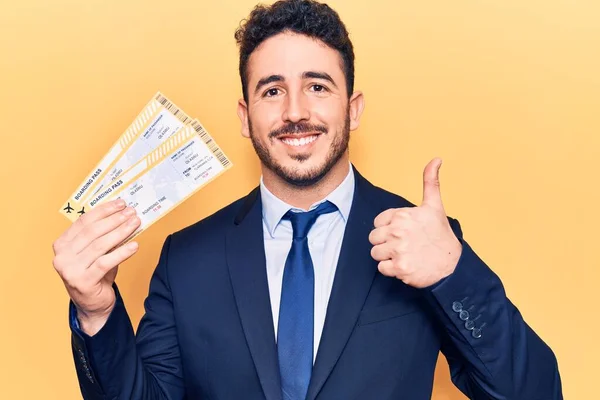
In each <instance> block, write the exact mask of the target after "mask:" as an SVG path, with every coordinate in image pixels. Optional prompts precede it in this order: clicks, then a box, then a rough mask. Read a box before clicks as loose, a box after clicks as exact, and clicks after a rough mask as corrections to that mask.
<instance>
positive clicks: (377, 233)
mask: <svg viewBox="0 0 600 400" xmlns="http://www.w3.org/2000/svg"><path fill="white" fill-rule="evenodd" d="M387 227H388V226H387V225H386V226H382V227H380V228H375V229H373V230H372V231H371V233H369V242H371V244H372V245H373V246H377V245H378V244H382V243H385V241H386V240H387V238H388V228H387Z"/></svg>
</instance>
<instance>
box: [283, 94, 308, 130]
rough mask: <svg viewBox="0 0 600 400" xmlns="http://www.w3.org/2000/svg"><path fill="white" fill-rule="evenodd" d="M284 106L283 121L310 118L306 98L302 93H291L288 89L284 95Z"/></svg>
mask: <svg viewBox="0 0 600 400" xmlns="http://www.w3.org/2000/svg"><path fill="white" fill-rule="evenodd" d="M284 107H285V108H284V111H283V115H282V118H283V120H284V121H285V122H293V123H296V122H300V121H303V120H304V121H308V120H310V109H309V107H308V99H307V98H306V96H305V94H304V93H302V92H300V93H291V91H290V93H288V95H287V96H286V101H285V106H284Z"/></svg>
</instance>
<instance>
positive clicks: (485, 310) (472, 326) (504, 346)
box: [426, 219, 563, 400]
mask: <svg viewBox="0 0 600 400" xmlns="http://www.w3.org/2000/svg"><path fill="white" fill-rule="evenodd" d="M450 223H451V226H452V229H453V230H454V232H455V234H456V236H457V238H458V239H459V240H460V241H461V243H462V246H463V249H462V254H461V257H460V260H459V262H458V264H457V267H456V269H455V271H454V272H453V273H452V274H451V275H450V276H448V277H446V278H445V279H443V280H442V281H440V282H438V283H437V284H435V285H432V286H431V287H429V288H427V289H426V290H427V291H428V294H429V296H427V297H428V299H429V300H430V303H431V304H432V306H433V307H432V308H433V310H434V313H435V314H436V319H437V321H439V322H440V326H441V331H442V334H441V337H442V349H441V351H442V353H443V354H444V356H445V357H446V359H447V360H448V363H449V366H450V375H451V379H452V381H453V383H454V384H455V385H456V386H457V387H458V388H459V389H460V390H461V391H462V392H463V393H464V394H466V395H467V396H468V397H469V398H470V399H473V400H484V399H485V400H488V399H495V400H500V399H502V400H521V399H523V400H562V399H563V396H562V387H561V379H560V375H559V371H558V364H557V360H556V357H555V355H554V353H553V352H552V350H551V349H550V348H549V347H548V345H546V343H544V341H542V339H541V338H540V337H539V336H538V335H537V334H536V333H535V332H534V331H533V330H532V329H531V327H530V326H529V325H528V324H527V323H526V322H525V321H524V319H523V317H522V315H521V314H520V312H519V310H518V309H517V308H516V307H515V305H513V304H512V302H511V301H510V300H509V299H508V298H507V297H506V293H505V290H504V287H503V284H502V282H501V281H500V279H499V277H498V276H497V275H496V274H495V273H494V272H493V271H492V270H491V269H490V268H489V267H488V266H487V265H486V264H485V263H484V262H483V261H482V260H481V259H480V258H479V257H478V256H477V254H475V252H474V251H473V249H472V248H471V247H470V246H469V244H468V243H467V242H466V241H464V240H463V238H462V231H461V228H460V224H459V223H458V221H456V220H454V219H450Z"/></svg>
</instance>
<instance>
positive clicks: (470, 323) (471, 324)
mask: <svg viewBox="0 0 600 400" xmlns="http://www.w3.org/2000/svg"><path fill="white" fill-rule="evenodd" d="M465 328H467V329H468V330H470V331H472V330H473V329H475V322H474V321H472V320H467V321H466V322H465Z"/></svg>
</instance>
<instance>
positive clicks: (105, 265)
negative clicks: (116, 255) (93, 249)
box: [96, 257, 110, 271]
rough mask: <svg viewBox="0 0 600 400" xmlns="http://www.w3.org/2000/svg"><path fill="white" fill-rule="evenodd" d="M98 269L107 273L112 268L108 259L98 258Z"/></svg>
mask: <svg viewBox="0 0 600 400" xmlns="http://www.w3.org/2000/svg"><path fill="white" fill-rule="evenodd" d="M96 267H98V268H99V269H101V270H102V271H105V270H107V269H108V268H110V265H109V262H108V260H107V258H106V257H100V258H98V259H97V260H96Z"/></svg>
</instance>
